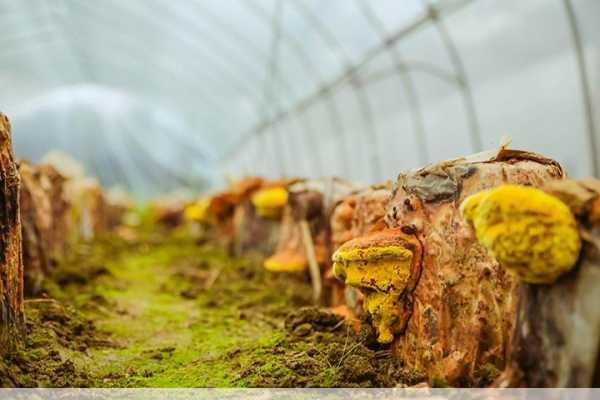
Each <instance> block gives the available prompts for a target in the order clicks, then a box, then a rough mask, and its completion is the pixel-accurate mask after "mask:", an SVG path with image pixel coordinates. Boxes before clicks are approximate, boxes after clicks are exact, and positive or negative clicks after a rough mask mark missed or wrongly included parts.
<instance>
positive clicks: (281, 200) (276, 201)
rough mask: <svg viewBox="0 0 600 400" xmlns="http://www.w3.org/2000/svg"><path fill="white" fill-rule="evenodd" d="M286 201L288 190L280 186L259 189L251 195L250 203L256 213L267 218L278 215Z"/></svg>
mask: <svg viewBox="0 0 600 400" xmlns="http://www.w3.org/2000/svg"><path fill="white" fill-rule="evenodd" d="M287 201H288V191H287V190H286V189H285V188H283V187H281V186H275V187H267V188H263V189H260V190H259V191H257V192H256V193H255V194H254V195H253V196H252V204H253V205H254V207H255V208H256V213H257V214H258V215H259V216H261V217H267V218H276V217H278V216H280V215H281V210H282V209H283V207H285V205H286V204H287Z"/></svg>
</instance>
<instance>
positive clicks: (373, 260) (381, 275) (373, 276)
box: [332, 231, 420, 343]
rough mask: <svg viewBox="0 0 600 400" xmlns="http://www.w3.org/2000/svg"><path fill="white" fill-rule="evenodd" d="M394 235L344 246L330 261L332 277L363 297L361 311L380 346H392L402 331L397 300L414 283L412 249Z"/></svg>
mask: <svg viewBox="0 0 600 400" xmlns="http://www.w3.org/2000/svg"><path fill="white" fill-rule="evenodd" d="M398 235H399V234H398V233H397V232H393V233H392V234H390V231H382V232H375V233H372V234H369V235H367V236H365V237H361V238H357V239H354V240H351V241H349V242H347V243H345V244H344V245H343V246H341V247H340V248H339V249H338V250H337V251H336V252H335V253H334V254H333V257H332V261H333V273H334V275H335V276H336V277H337V278H338V279H341V280H344V282H345V283H346V284H347V285H350V286H354V287H357V288H359V289H360V290H361V292H362V293H363V294H364V295H365V298H364V302H363V307H364V309H365V311H367V312H368V313H369V314H370V315H371V317H372V319H373V325H374V326H375V328H376V329H377V333H378V338H377V340H378V341H379V342H380V343H390V342H392V341H393V340H394V335H395V334H396V333H398V329H399V328H402V326H403V322H404V318H403V317H404V311H405V310H404V307H402V304H401V300H400V297H401V294H402V293H403V292H404V291H405V289H406V288H407V287H409V286H411V285H414V283H415V282H414V279H412V278H413V276H412V275H414V263H415V261H416V260H415V254H414V250H415V249H414V247H413V246H410V247H411V248H408V246H407V243H409V242H406V241H405V240H399V237H395V236H398ZM400 235H401V234H400ZM419 256H420V253H419Z"/></svg>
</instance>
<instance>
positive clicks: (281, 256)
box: [264, 251, 308, 272]
mask: <svg viewBox="0 0 600 400" xmlns="http://www.w3.org/2000/svg"><path fill="white" fill-rule="evenodd" d="M264 267H265V269H267V270H269V271H272V272H302V271H305V270H306V269H307V268H308V260H307V259H306V257H305V256H304V254H301V253H297V252H291V251H285V252H280V253H277V254H275V255H273V256H271V257H269V258H267V259H266V260H265V263H264Z"/></svg>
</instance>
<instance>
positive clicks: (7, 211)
mask: <svg viewBox="0 0 600 400" xmlns="http://www.w3.org/2000/svg"><path fill="white" fill-rule="evenodd" d="M0 181H1V186H0V227H1V228H0V229H1V232H0V353H4V352H6V351H7V350H8V349H10V348H11V347H12V344H13V343H14V342H15V340H16V338H17V337H18V336H19V335H18V333H19V331H20V330H21V329H22V325H23V318H24V317H23V260H22V255H21V218H20V214H19V186H20V179H19V174H18V172H17V166H16V163H15V160H14V156H13V151H12V141H11V132H10V122H9V121H8V118H7V117H6V116H4V115H3V114H0Z"/></svg>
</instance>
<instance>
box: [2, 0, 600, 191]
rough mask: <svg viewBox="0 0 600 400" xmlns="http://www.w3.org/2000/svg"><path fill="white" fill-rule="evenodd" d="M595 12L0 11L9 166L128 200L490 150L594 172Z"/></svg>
mask: <svg viewBox="0 0 600 400" xmlns="http://www.w3.org/2000/svg"><path fill="white" fill-rule="evenodd" d="M599 17H600V2H598V1H596V0H528V1H522V0H446V1H443V0H439V1H422V0H403V1H397V0H375V1H369V0H356V1H354V0H352V1H350V0H348V1H346V0H335V1H327V2H324V1H317V0H287V1H284V0H243V1H241V0H239V1H233V0H225V1H208V0H196V1H177V2H175V1H158V0H155V1H146V0H144V1H142V0H137V1H134V0H132V1H117V0H101V1H94V2H92V1H75V0H59V1H45V0H20V1H11V0H0V30H1V31H2V36H1V39H0V42H1V43H2V46H1V51H0V87H1V88H2V89H1V90H0V108H1V110H2V111H3V112H5V113H6V114H7V115H9V117H10V118H11V119H12V121H13V128H14V142H15V151H16V153H17V155H18V156H19V157H23V158H28V159H32V160H34V161H37V160H40V159H42V158H43V157H44V155H45V154H46V153H47V152H48V151H51V150H55V149H58V150H61V151H64V152H67V153H69V154H71V155H72V156H74V157H75V158H77V159H79V160H81V161H82V162H83V163H84V165H85V167H86V168H87V169H88V171H89V172H90V173H92V174H94V175H96V176H97V177H98V178H99V179H100V180H101V181H102V182H103V183H104V184H105V185H107V186H113V185H121V186H124V187H126V188H128V189H130V190H132V191H134V192H135V193H138V194H139V195H140V196H147V195H154V194H159V193H164V192H168V191H171V190H174V189H176V188H180V187H186V188H189V189H191V190H194V191H200V190H204V189H206V188H208V187H212V186H218V185H221V184H222V182H224V177H225V176H228V175H230V176H240V175H243V174H262V175H266V176H272V177H276V176H282V175H301V176H329V175H338V176H342V177H345V178H349V179H354V180H358V181H365V182H375V181H379V180H383V179H388V178H390V177H393V176H395V175H396V174H397V173H398V172H399V171H400V170H402V169H406V168H414V167H418V166H421V165H424V164H426V163H428V162H431V161H433V160H437V159H443V158H450V157H456V156H460V155H465V154H469V153H472V152H477V151H480V150H482V149H486V148H492V147H495V146H497V145H498V143H499V141H500V139H501V137H503V136H505V135H507V136H510V137H511V138H512V140H513V146H515V147H523V148H528V149H532V150H535V151H539V152H542V153H545V154H547V155H549V156H552V157H556V158H557V159H558V160H560V161H561V162H562V163H564V164H565V166H566V168H567V169H568V170H569V171H570V172H571V174H572V175H575V176H584V175H588V174H593V173H596V174H597V173H598V170H599V169H600V161H599V160H598V157H597V155H596V154H597V150H598V148H597V141H598V140H597V134H598V126H600V119H599V117H598V115H600V113H598V112H597V110H598V108H599V107H600V76H599V73H598V71H600V25H599V24H598V23H597V21H598V20H599V19H598V18H599Z"/></svg>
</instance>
